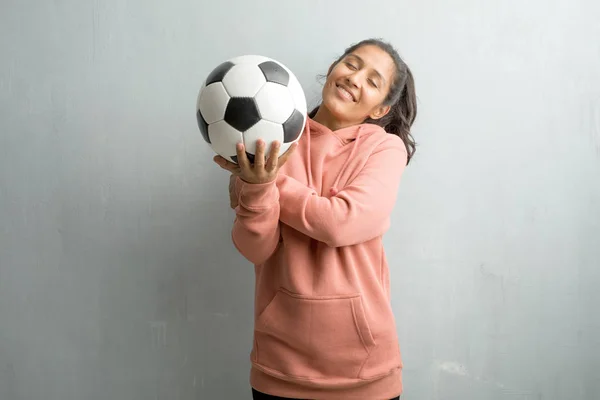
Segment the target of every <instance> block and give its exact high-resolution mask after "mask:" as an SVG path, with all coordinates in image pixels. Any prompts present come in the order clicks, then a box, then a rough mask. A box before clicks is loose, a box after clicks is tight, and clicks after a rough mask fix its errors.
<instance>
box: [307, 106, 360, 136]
mask: <svg viewBox="0 0 600 400" xmlns="http://www.w3.org/2000/svg"><path fill="white" fill-rule="evenodd" d="M313 120H314V121H316V122H318V123H319V124H321V125H323V126H326V127H327V128H329V129H330V130H331V131H337V130H339V129H343V128H347V127H349V126H352V125H356V124H354V123H350V122H347V121H340V120H339V119H337V118H335V116H333V115H331V113H330V112H329V110H328V109H327V107H325V106H324V105H322V104H321V105H320V106H319V109H318V110H317V113H316V114H315V116H314V117H313Z"/></svg>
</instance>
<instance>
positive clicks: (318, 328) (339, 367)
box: [253, 289, 375, 386]
mask: <svg viewBox="0 0 600 400" xmlns="http://www.w3.org/2000/svg"><path fill="white" fill-rule="evenodd" d="M255 346H256V352H255V354H254V360H253V361H254V364H255V365H256V366H257V367H258V368H260V369H262V370H263V371H264V372H265V373H268V374H271V375H274V376H278V377H279V378H281V379H287V380H301V381H304V382H305V383H307V382H306V381H312V382H314V383H316V384H319V383H326V384H327V385H328V386H331V385H333V386H336V385H339V386H344V385H348V384H351V383H352V382H355V381H356V380H357V379H359V377H360V373H361V369H362V367H363V365H364V364H365V362H366V361H367V359H368V356H369V352H370V351H371V349H372V348H373V347H374V346H375V342H374V340H373V336H372V335H371V331H370V329H369V325H368V322H367V319H366V317H365V312H364V309H363V305H362V300H361V297H360V295H359V294H355V295H347V296H321V297H314V296H304V295H298V294H294V293H291V292H289V291H287V290H285V289H280V290H279V291H278V292H277V294H276V295H275V297H274V298H273V300H272V301H271V303H270V304H269V305H268V306H267V307H266V309H265V310H264V311H263V313H262V314H261V315H260V316H259V318H258V320H257V321H256V327H255Z"/></svg>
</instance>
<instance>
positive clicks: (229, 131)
mask: <svg viewBox="0 0 600 400" xmlns="http://www.w3.org/2000/svg"><path fill="white" fill-rule="evenodd" d="M306 111H307V105H306V97H305V95H304V91H303V90H302V86H301V85H300V82H299V81H298V79H297V78H296V76H295V75H294V74H293V73H292V71H290V70H289V69H288V68H287V67H286V66H284V65H283V64H282V63H280V62H278V61H276V60H273V59H271V58H268V57H263V56H258V55H243V56H239V57H235V58H232V59H230V60H227V61H225V62H223V63H222V64H220V65H219V66H217V67H216V68H215V69H213V70H212V72H211V73H210V74H209V75H208V77H207V78H206V80H205V81H204V83H203V84H202V86H201V88H200V92H199V93H198V98H197V102H196V117H197V119H198V127H199V129H200V133H201V134H202V137H203V138H204V140H206V142H207V143H208V144H209V145H210V147H211V148H212V149H213V150H214V151H215V152H216V153H217V154H219V155H221V156H222V157H223V158H225V159H227V160H229V161H231V162H234V163H236V164H237V163H238V160H237V156H236V154H237V153H236V150H235V147H236V144H237V143H240V142H243V143H244V146H245V149H246V155H247V156H248V159H249V160H250V162H253V161H254V154H255V151H256V141H257V140H258V139H263V140H264V141H265V143H266V148H265V156H267V155H268V152H269V150H270V147H271V143H272V142H273V141H275V140H277V141H279V143H280V144H281V147H280V150H279V155H281V154H283V153H284V152H285V151H286V150H287V149H288V148H289V147H290V146H291V145H292V143H294V142H296V141H298V140H299V139H300V137H301V136H302V132H303V130H304V127H305V124H306Z"/></svg>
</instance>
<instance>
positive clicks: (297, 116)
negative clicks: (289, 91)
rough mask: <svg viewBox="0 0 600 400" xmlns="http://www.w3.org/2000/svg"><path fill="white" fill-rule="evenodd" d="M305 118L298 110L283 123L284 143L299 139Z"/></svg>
mask: <svg viewBox="0 0 600 400" xmlns="http://www.w3.org/2000/svg"><path fill="white" fill-rule="evenodd" d="M303 124H304V116H303V115H302V113H301V112H300V111H298V110H294V112H293V113H292V115H290V117H289V118H288V119H287V121H285V122H284V123H283V142H284V143H289V142H293V141H294V140H296V139H298V137H299V136H300V134H301V133H302V125H303Z"/></svg>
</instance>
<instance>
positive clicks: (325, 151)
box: [232, 119, 407, 400]
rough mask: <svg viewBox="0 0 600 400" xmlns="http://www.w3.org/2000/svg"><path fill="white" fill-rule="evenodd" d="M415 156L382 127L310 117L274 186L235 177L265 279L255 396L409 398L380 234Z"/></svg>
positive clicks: (250, 253)
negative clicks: (335, 124) (337, 124)
mask: <svg viewBox="0 0 600 400" xmlns="http://www.w3.org/2000/svg"><path fill="white" fill-rule="evenodd" d="M406 157H407V153H406V148H405V146H404V143H403V142H402V140H401V139H400V138H399V137H397V136H395V135H390V134H388V133H386V132H385V131H384V130H383V129H382V128H380V127H378V126H375V125H372V124H362V125H358V126H353V127H349V128H344V129H340V130H338V131H334V132H333V131H331V130H329V129H328V128H327V127H325V126H323V125H321V124H319V123H317V122H316V121H314V120H312V119H308V122H307V125H306V129H305V131H304V134H303V136H302V138H301V139H300V141H299V146H298V148H297V149H296V150H295V152H294V153H293V154H292V155H291V156H290V158H289V159H288V161H287V163H286V164H285V165H284V166H283V167H282V168H281V170H280V172H279V177H278V179H277V180H276V181H275V182H271V183H267V184H248V183H245V182H243V181H242V180H240V179H237V180H236V184H235V191H236V194H237V196H238V201H239V205H238V207H237V208H236V219H235V222H234V226H233V231H232V238H233V242H234V244H235V246H236V247H237V249H238V250H239V251H240V253H241V254H242V255H243V256H244V257H246V258H247V259H248V260H249V261H250V262H252V263H254V264H255V273H256V286H255V326H254V346H253V349H252V353H251V361H252V371H251V384H252V386H253V387H254V388H255V389H256V390H259V391H261V392H265V393H269V394H274V395H278V396H282V397H292V398H303V399H346V400H347V399H360V400H375V399H390V398H392V397H395V396H398V395H399V394H400V393H401V392H402V379H401V369H402V362H401V358H400V349H399V346H398V338H397V334H396V324H395V322H394V315H393V313H392V309H391V305H390V282H389V270H388V264H387V260H386V256H385V253H384V249H383V244H382V236H383V234H384V233H385V232H386V230H387V229H388V228H389V225H390V214H391V212H392V209H393V207H394V204H395V201H396V196H397V191H398V186H399V184H400V177H401V175H402V172H403V170H404V167H405V165H406Z"/></svg>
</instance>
